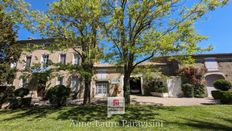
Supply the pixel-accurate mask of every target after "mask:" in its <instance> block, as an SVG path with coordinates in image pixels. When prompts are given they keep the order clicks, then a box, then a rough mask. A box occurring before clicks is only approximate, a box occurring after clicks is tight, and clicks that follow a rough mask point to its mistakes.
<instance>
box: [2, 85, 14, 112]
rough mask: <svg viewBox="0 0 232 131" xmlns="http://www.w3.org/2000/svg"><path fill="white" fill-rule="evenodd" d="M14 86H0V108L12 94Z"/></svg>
mask: <svg viewBox="0 0 232 131" xmlns="http://www.w3.org/2000/svg"><path fill="white" fill-rule="evenodd" d="M14 88H15V87H14V86H0V108H1V105H2V104H3V103H5V102H8V101H9V100H10V99H11V98H12V97H13V96H14Z"/></svg>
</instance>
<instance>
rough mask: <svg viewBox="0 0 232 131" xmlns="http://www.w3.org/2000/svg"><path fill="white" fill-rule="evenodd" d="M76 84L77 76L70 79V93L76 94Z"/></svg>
mask: <svg viewBox="0 0 232 131" xmlns="http://www.w3.org/2000/svg"><path fill="white" fill-rule="evenodd" d="M78 83H79V81H78V77H77V76H72V78H71V85H70V87H71V91H72V92H76V91H77V88H78Z"/></svg>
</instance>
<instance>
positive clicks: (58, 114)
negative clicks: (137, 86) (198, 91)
mask: <svg viewBox="0 0 232 131" xmlns="http://www.w3.org/2000/svg"><path fill="white" fill-rule="evenodd" d="M106 112H107V108H106V106H69V107H63V108H60V109H55V108H34V109H19V110H0V130H6V131H9V130H17V131H20V130H22V131H26V130H51V131H54V130H65V131H66V130H68V131H69V130H75V131H77V130H78V131H79V130H90V129H92V130H93V129H94V130H107V131H111V130H125V131H126V130H129V129H130V130H144V131H146V130H154V129H155V130H157V129H158V130H173V131H176V130H231V129H232V105H204V106H189V107H157V106H145V105H144V106H139V105H133V106H130V107H128V108H126V114H124V115H114V116H112V117H111V118H107V114H106ZM72 120H73V121H75V122H93V123H95V122H96V121H98V122H116V123H120V121H121V120H127V121H130V122H133V121H136V120H138V121H149V122H151V121H162V122H163V127H128V126H130V125H125V126H123V125H122V123H121V125H117V126H116V127H111V128H110V127H94V126H91V127H78V126H77V125H76V126H74V124H73V123H72V122H71V121H72ZM98 124H99V123H98ZM93 125H95V124H93ZM141 128H142V129H141Z"/></svg>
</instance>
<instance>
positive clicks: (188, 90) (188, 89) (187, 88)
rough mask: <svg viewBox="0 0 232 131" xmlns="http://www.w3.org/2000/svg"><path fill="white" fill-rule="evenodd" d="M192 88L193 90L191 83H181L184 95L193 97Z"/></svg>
mask: <svg viewBox="0 0 232 131" xmlns="http://www.w3.org/2000/svg"><path fill="white" fill-rule="evenodd" d="M193 90H194V85H192V84H183V85H182V91H183V93H184V96H186V97H193Z"/></svg>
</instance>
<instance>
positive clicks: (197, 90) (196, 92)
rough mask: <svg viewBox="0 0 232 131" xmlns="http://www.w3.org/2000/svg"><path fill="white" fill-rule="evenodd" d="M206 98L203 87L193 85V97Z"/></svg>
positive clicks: (201, 85)
mask: <svg viewBox="0 0 232 131" xmlns="http://www.w3.org/2000/svg"><path fill="white" fill-rule="evenodd" d="M205 96H206V90H205V85H203V84H195V85H194V97H197V98H203V97H205Z"/></svg>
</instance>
